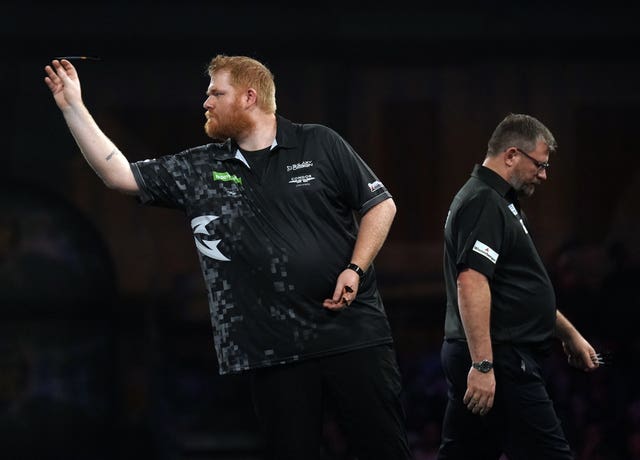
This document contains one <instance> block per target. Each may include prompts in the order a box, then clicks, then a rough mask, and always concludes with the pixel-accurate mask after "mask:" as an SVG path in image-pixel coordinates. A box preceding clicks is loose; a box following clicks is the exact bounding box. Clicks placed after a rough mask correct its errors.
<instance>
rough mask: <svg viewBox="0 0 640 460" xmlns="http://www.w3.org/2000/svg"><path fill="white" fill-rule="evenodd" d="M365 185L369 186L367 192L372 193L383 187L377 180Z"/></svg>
mask: <svg viewBox="0 0 640 460" xmlns="http://www.w3.org/2000/svg"><path fill="white" fill-rule="evenodd" d="M367 185H368V186H369V190H371V191H372V192H375V191H376V190H378V189H381V188H382V187H384V185H382V182H380V181H379V180H376V181H373V182H369V183H368V184H367Z"/></svg>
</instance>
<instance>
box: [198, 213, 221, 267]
mask: <svg viewBox="0 0 640 460" xmlns="http://www.w3.org/2000/svg"><path fill="white" fill-rule="evenodd" d="M217 218H218V216H199V217H194V218H193V219H191V228H192V229H193V235H194V236H193V238H194V239H195V241H196V248H198V251H200V252H201V253H202V254H204V255H205V256H207V257H211V258H212V259H216V260H222V261H223V262H228V261H230V260H231V259H229V258H228V257H225V255H224V254H222V253H221V252H220V249H218V243H220V241H222V240H205V239H203V238H202V237H201V236H200V235H207V236H212V235H211V233H209V231H208V230H207V228H206V227H207V224H208V223H209V222H212V221H214V220H216V219H217Z"/></svg>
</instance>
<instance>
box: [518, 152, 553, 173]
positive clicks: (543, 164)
mask: <svg viewBox="0 0 640 460" xmlns="http://www.w3.org/2000/svg"><path fill="white" fill-rule="evenodd" d="M515 149H516V150H517V151H518V152H520V153H521V154H523V155H524V156H525V157H527V158H528V159H530V160H531V161H533V164H534V165H536V168H538V172H540V171H546V170H547V169H549V166H551V165H550V164H549V162H548V161H538V160H536V159H535V158H533V157H532V156H531V155H529V154H528V153H527V152H525V151H524V150H521V149H519V148H518V147H515Z"/></svg>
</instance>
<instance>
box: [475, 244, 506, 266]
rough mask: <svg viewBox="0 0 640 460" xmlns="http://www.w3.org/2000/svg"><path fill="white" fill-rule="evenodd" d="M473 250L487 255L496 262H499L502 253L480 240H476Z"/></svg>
mask: <svg viewBox="0 0 640 460" xmlns="http://www.w3.org/2000/svg"><path fill="white" fill-rule="evenodd" d="M473 250H474V251H475V252H477V253H478V254H481V255H483V256H485V257H486V258H487V259H489V260H490V261H491V262H493V263H494V264H495V263H496V262H497V260H498V256H499V255H500V254H498V253H497V252H496V251H494V250H493V249H491V248H490V247H489V246H487V245H486V244H484V243H483V242H482V241H480V240H476V244H474V245H473Z"/></svg>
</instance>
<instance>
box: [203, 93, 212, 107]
mask: <svg viewBox="0 0 640 460" xmlns="http://www.w3.org/2000/svg"><path fill="white" fill-rule="evenodd" d="M211 99H212V97H211V96H207V98H206V99H205V100H204V103H203V104H202V107H203V108H204V109H205V110H209V109H210V108H211Z"/></svg>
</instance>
